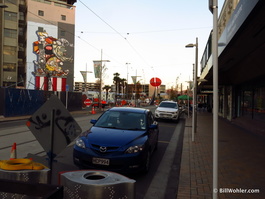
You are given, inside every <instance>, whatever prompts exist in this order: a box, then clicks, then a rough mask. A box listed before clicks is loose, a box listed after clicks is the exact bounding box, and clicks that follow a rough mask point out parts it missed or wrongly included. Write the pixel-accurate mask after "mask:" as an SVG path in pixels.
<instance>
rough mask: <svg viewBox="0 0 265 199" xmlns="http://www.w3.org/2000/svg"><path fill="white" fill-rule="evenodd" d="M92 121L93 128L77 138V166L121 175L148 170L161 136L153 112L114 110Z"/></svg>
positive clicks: (126, 108) (119, 108)
mask: <svg viewBox="0 0 265 199" xmlns="http://www.w3.org/2000/svg"><path fill="white" fill-rule="evenodd" d="M90 122H91V123H92V124H93V126H92V127H91V128H90V129H89V130H87V131H85V132H83V133H82V134H81V135H80V136H79V137H78V138H77V139H76V143H75V146H74V152H73V159H74V163H75V164H76V165H77V166H79V167H80V168H90V169H91V168H92V169H103V170H110V171H115V172H120V173H128V172H138V171H144V172H147V171H148V170H149V166H150V158H151V155H152V153H153V152H154V150H155V149H156V148H157V145H158V135H159V127H158V123H157V122H156V121H155V118H154V116H153V114H152V112H151V111H150V110H148V109H142V108H133V107H114V108H111V109H108V110H107V111H106V112H104V113H103V114H102V115H101V116H100V117H99V119H98V120H91V121H90Z"/></svg>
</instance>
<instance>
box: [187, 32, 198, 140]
mask: <svg viewBox="0 0 265 199" xmlns="http://www.w3.org/2000/svg"><path fill="white" fill-rule="evenodd" d="M185 47H186V48H193V47H196V50H195V66H194V80H193V81H194V85H193V108H192V138H191V139H192V141H193V142H194V133H195V132H196V128H197V86H198V83H197V73H198V72H197V70H198V38H197V37H196V43H195V44H188V45H186V46H185Z"/></svg>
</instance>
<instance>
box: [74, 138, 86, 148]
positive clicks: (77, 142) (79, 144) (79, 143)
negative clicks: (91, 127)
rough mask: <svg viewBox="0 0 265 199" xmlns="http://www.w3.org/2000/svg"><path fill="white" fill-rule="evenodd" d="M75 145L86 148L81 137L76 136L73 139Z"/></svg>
mask: <svg viewBox="0 0 265 199" xmlns="http://www.w3.org/2000/svg"><path fill="white" fill-rule="evenodd" d="M75 144H76V146H78V147H80V148H83V149H84V148H86V145H85V143H84V141H83V140H82V139H81V138H77V139H76V141H75Z"/></svg>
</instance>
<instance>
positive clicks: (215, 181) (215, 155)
mask: <svg viewBox="0 0 265 199" xmlns="http://www.w3.org/2000/svg"><path fill="white" fill-rule="evenodd" d="M212 9H213V43H212V49H213V51H212V55H213V199H217V198H218V39H217V20H218V3H217V0H213V7H212Z"/></svg>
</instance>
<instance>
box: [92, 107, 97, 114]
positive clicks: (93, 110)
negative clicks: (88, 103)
mask: <svg viewBox="0 0 265 199" xmlns="http://www.w3.org/2000/svg"><path fill="white" fill-rule="evenodd" d="M91 114H96V111H95V108H94V106H92V111H91Z"/></svg>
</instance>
